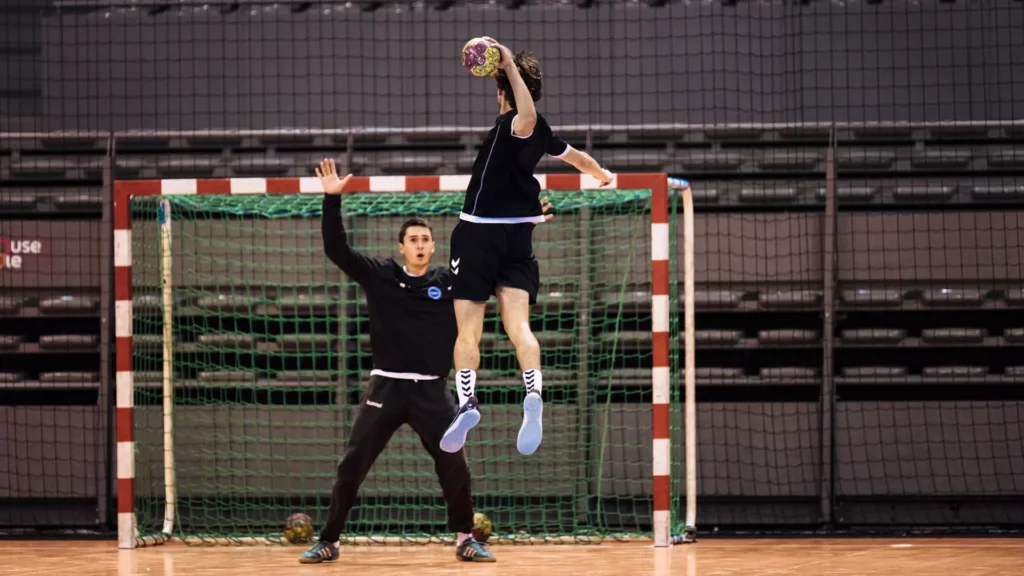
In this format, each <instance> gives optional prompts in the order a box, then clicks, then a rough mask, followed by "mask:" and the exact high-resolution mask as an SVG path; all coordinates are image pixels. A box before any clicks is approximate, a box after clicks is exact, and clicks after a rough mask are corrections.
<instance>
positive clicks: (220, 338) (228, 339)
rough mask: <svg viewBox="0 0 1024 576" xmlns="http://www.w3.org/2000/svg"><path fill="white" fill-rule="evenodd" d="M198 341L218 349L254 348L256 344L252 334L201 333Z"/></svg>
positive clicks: (202, 344)
mask: <svg viewBox="0 0 1024 576" xmlns="http://www.w3.org/2000/svg"><path fill="white" fill-rule="evenodd" d="M196 342H197V343H199V344H200V345H201V346H203V347H208V348H218V349H224V348H226V349H233V348H239V349H245V348H252V347H253V346H254V345H255V344H256V340H255V338H253V336H252V334H242V333H230V334H200V335H199V336H198V337H197V338H196Z"/></svg>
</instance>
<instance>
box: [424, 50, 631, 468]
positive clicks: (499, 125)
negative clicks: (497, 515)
mask: <svg viewBox="0 0 1024 576" xmlns="http://www.w3.org/2000/svg"><path fill="white" fill-rule="evenodd" d="M487 40H488V41H490V42H492V43H494V44H495V45H496V46H497V47H498V49H499V50H500V51H501V55H502V56H501V64H500V70H499V71H498V73H497V74H496V79H497V81H498V108H499V110H498V111H499V116H498V118H497V120H496V121H495V123H494V128H492V129H491V131H490V133H489V134H488V135H487V139H486V140H485V141H484V144H483V146H482V147H481V148H480V153H479V155H478V156H477V158H476V162H475V163H474V164H473V175H472V178H471V179H470V182H469V187H468V188H467V190H466V200H465V204H464V205H463V208H462V214H461V215H460V217H459V219H460V222H459V224H458V225H457V226H456V227H455V230H454V231H453V232H452V244H451V246H452V251H451V252H452V253H451V262H450V264H451V273H452V275H453V277H452V280H453V287H452V297H453V298H454V299H455V317H456V319H457V322H458V331H459V336H458V340H456V342H455V369H456V370H457V371H458V372H457V375H456V387H457V388H458V394H459V412H458V414H457V415H456V417H455V419H454V420H452V423H451V425H450V426H449V427H448V430H447V431H446V432H445V434H444V438H443V439H442V440H441V448H442V449H443V450H444V451H445V452H457V451H458V450H459V449H461V448H462V446H463V444H465V442H466V433H467V432H468V431H469V430H470V429H471V428H472V427H473V426H475V425H476V424H477V423H478V422H479V421H480V412H479V410H478V409H477V401H476V398H475V390H476V371H477V368H478V367H479V365H480V335H481V332H482V331H483V322H484V309H485V306H486V302H487V300H489V299H490V297H491V295H492V294H493V295H495V296H497V298H498V303H499V304H500V308H501V321H502V324H503V325H504V326H505V332H506V333H508V336H509V339H510V340H511V341H512V344H513V345H514V346H515V349H516V357H517V358H518V360H519V367H520V368H521V369H522V371H523V382H524V384H525V385H526V392H527V394H526V399H525V400H524V401H523V424H522V427H521V428H520V429H519V437H518V440H517V442H516V445H517V447H518V448H519V451H520V452H521V453H523V454H533V452H534V451H536V450H537V447H538V446H540V442H541V435H542V426H541V415H542V412H543V401H542V399H541V387H542V384H543V377H542V375H541V370H540V345H539V344H538V343H537V339H536V338H535V337H534V335H533V332H532V331H531V330H530V304H534V303H535V302H536V301H537V291H538V289H539V288H540V270H539V267H538V265H537V260H536V258H534V254H533V246H532V234H533V228H534V224H535V223H537V222H542V221H543V220H544V215H543V209H542V207H541V202H540V184H539V183H538V182H537V179H536V178H534V177H533V172H534V169H535V168H536V167H537V163H538V162H539V161H540V160H541V158H543V156H544V155H545V154H550V155H552V156H555V157H557V158H560V159H562V160H563V161H565V162H568V163H569V164H571V165H573V166H574V167H576V169H578V170H579V171H580V172H583V173H585V174H589V175H591V176H592V177H594V178H595V179H596V180H598V181H599V182H600V183H601V185H602V186H606V185H608V184H610V183H611V182H612V179H613V176H612V174H611V173H610V172H608V171H607V170H605V169H603V168H601V166H600V165H598V163H597V162H596V161H595V160H594V159H593V158H591V157H590V156H589V155H588V154H586V153H584V152H580V151H578V150H575V149H573V147H572V146H569V145H568V144H566V143H565V142H564V141H563V140H562V139H561V138H559V137H558V136H556V135H555V134H554V133H553V132H552V130H551V127H550V126H549V125H548V123H547V122H546V121H545V120H544V117H543V116H541V115H540V114H538V113H537V109H536V108H535V106H534V102H536V101H537V100H540V97H541V72H540V64H539V63H538V62H537V60H536V58H534V57H533V56H532V55H530V54H527V53H525V52H520V53H518V54H516V55H515V56H514V57H513V56H512V53H511V52H510V51H509V50H508V48H506V47H504V46H502V45H500V44H498V43H497V42H495V41H494V40H493V39H491V38H487Z"/></svg>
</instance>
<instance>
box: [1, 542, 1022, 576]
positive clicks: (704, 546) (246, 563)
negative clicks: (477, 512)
mask: <svg viewBox="0 0 1024 576" xmlns="http://www.w3.org/2000/svg"><path fill="white" fill-rule="evenodd" d="M302 550H303V549H302V548H300V547H282V546H241V547H198V546H194V547H189V546H185V545H183V544H168V545H164V546H157V547H154V548H140V549H137V550H117V549H116V548H115V545H114V543H113V542H95V541H91V542H55V541H47V542H25V541H6V542H0V574H3V575H4V576H7V575H10V576H22V575H24V576H27V575H29V574H31V575H40V576H42V575H58V574H63V575H68V576H94V575H99V574H103V575H107V574H110V575H116V576H129V575H136V574H138V575H144V576H172V575H173V576H178V575H189V576H192V575H198V576H203V575H214V574H216V575H221V574H236V575H244V576H257V575H261V574H268V575H273V576H280V575H285V574H287V575H293V574H294V575H308V574H314V575H328V574H333V575H338V576H341V575H345V576H348V575H362V574H367V575H372V576H392V575H395V576H397V575H403V576H404V575H414V574H425V575H434V574H472V575H490V574H510V575H517V576H519V575H523V576H560V575H565V574H585V575H588V576H600V575H609V576H612V575H614V576H648V575H654V574H657V575H659V576H661V575H664V574H678V575H684V576H730V575H734V574H735V575H743V576H758V575H764V576H769V575H770V576H797V575H799V576H812V575H813V576H832V575H836V576H839V575H842V576H854V575H863V576H875V575H878V576H881V575H885V576H924V575H928V576H995V575H1005V576H1021V575H1022V574H1024V539H1020V540H1009V539H1005V540H1003V539H1001V540H996V539H920V540H918V539H907V540H868V539H844V540H705V541H702V542H698V543H696V544H691V545H688V546H675V547H673V548H664V549H655V548H652V547H651V546H650V545H649V544H644V543H630V544H616V543H604V544H601V545H597V546H583V545H579V546H571V545H562V546H548V545H536V546H508V545H503V546H494V547H493V548H492V550H493V551H494V552H495V554H496V555H497V556H498V562H497V563H495V564H464V563H461V562H458V561H456V560H455V558H454V557H453V548H452V547H445V546H440V545H437V546H404V547H398V546H387V547H385V546H358V547H354V546H347V547H343V548H342V557H341V560H339V561H338V562H336V563H334V564H323V565H301V564H299V563H298V562H297V557H298V555H299V553H301V552H302Z"/></svg>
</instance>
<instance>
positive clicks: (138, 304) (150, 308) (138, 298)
mask: <svg viewBox="0 0 1024 576" xmlns="http://www.w3.org/2000/svg"><path fill="white" fill-rule="evenodd" d="M163 307H164V304H163V296H161V295H159V294H133V295H132V309H134V310H135V311H136V312H156V311H160V310H163Z"/></svg>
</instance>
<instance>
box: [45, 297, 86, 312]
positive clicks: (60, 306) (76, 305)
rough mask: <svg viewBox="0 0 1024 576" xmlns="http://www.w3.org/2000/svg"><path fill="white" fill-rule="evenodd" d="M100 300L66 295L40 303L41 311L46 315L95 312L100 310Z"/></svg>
mask: <svg viewBox="0 0 1024 576" xmlns="http://www.w3.org/2000/svg"><path fill="white" fill-rule="evenodd" d="M99 307H100V299H99V298H97V297H95V296H77V295H72V294H68V295H64V296H57V297H55V298H45V299H42V300H40V301H39V311H40V312H41V313H44V314H60V313H63V312H93V311H96V310H99Z"/></svg>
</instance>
